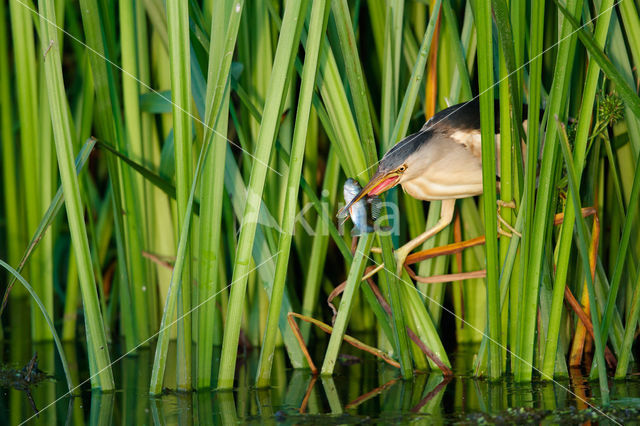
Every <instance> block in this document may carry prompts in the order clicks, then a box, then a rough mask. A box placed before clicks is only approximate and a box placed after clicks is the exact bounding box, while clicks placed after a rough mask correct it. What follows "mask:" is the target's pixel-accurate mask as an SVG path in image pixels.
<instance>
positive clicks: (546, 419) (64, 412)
mask: <svg viewBox="0 0 640 426" xmlns="http://www.w3.org/2000/svg"><path fill="white" fill-rule="evenodd" d="M318 346H320V347H319V348H318V350H316V354H315V355H314V357H315V358H316V359H317V360H319V359H321V353H322V346H323V345H322V344H320V345H318ZM9 348H11V349H9ZM31 349H33V350H35V351H37V353H38V357H39V366H40V369H42V370H44V371H47V372H49V373H53V374H54V376H55V380H46V381H44V382H42V383H40V384H39V385H38V386H36V387H34V388H33V389H32V392H31V393H32V397H33V404H34V405H35V407H37V409H38V410H39V411H40V414H39V415H38V417H37V418H31V417H32V416H33V415H34V410H33V406H32V404H31V403H30V401H29V398H28V397H27V394H26V393H25V392H24V391H20V390H15V389H5V388H3V389H2V390H1V393H0V395H1V397H0V413H1V415H2V419H4V420H5V421H7V422H8V423H10V424H19V423H20V422H22V421H25V420H27V419H30V418H31V419H30V420H29V423H35V424H47V425H50V424H106V425H111V424H138V425H143V424H186V425H190V424H222V423H224V424H228V423H245V422H249V423H269V424H276V423H281V424H294V423H296V424H297V423H311V424H314V423H321V424H353V423H405V422H419V423H438V424H442V423H448V424H453V423H456V424H476V423H479V422H480V423H482V422H490V423H494V422H497V423H507V424H509V423H511V424H520V423H523V422H529V423H534V424H538V423H543V424H554V423H567V424H580V423H583V422H587V421H590V420H591V421H595V422H596V423H599V424H614V423H613V421H612V420H609V419H608V418H607V417H606V416H610V417H612V418H613V419H615V420H617V421H619V422H620V423H625V424H630V423H633V422H637V423H640V378H638V379H636V378H635V376H632V377H631V378H630V379H629V380H626V381H617V382H611V387H612V389H611V399H612V400H613V401H614V403H615V405H614V406H613V408H607V409H606V410H605V412H604V414H602V413H600V414H599V413H598V412H597V411H596V409H598V408H599V401H600V399H599V389H598V385H597V382H594V383H589V382H588V381H587V380H586V379H585V377H584V375H583V374H582V373H581V372H572V374H571V376H570V377H569V378H566V379H562V380H559V381H558V382H555V383H553V382H541V381H534V382H532V383H528V384H516V383H514V382H513V381H512V380H511V379H509V378H506V379H503V380H500V381H499V382H495V383H492V382H489V381H487V380H482V379H474V378H473V377H471V375H470V372H471V371H470V370H471V365H472V356H473V354H474V353H475V351H476V348H475V347H467V346H462V347H460V348H459V349H458V350H457V352H456V353H454V354H453V355H452V356H451V358H452V361H453V363H454V372H455V374H454V377H453V378H451V379H445V378H444V377H443V376H442V375H440V374H434V373H432V374H420V375H417V376H416V377H415V378H414V379H413V380H410V381H403V380H401V379H400V376H399V371H398V370H396V369H395V368H393V367H390V366H388V365H387V364H383V363H379V362H377V361H376V360H374V359H373V358H372V357H371V356H369V355H368V354H362V353H359V352H358V351H357V350H355V349H352V348H351V347H348V346H347V345H345V346H343V348H342V350H343V351H344V352H345V353H346V354H348V355H347V356H344V357H342V363H341V364H340V365H339V366H338V368H337V374H336V375H335V376H334V377H327V378H323V377H317V378H314V377H312V376H311V374H310V373H309V372H308V371H300V370H293V369H290V368H287V366H286V355H285V354H284V353H283V352H282V351H280V352H278V354H277V356H276V359H275V360H274V371H273V387H272V388H270V389H265V390H256V389H255V388H253V387H252V384H253V380H254V377H253V374H255V373H253V372H255V370H256V365H257V361H258V351H252V352H249V353H247V354H246V356H243V355H241V356H240V358H239V367H238V371H237V385H238V387H237V388H236V389H235V390H234V391H230V392H215V391H210V392H194V393H178V392H166V393H165V394H163V395H161V396H158V397H151V396H149V395H148V385H149V379H150V372H151V364H152V361H153V351H152V350H149V349H147V350H143V351H141V352H140V353H139V354H138V355H137V356H135V357H126V358H124V359H122V360H121V361H119V362H118V363H117V364H115V365H114V375H115V378H116V383H117V386H118V390H117V391H116V392H113V393H104V394H103V393H100V392H92V391H91V390H90V389H89V386H88V385H85V386H83V390H82V392H81V393H80V395H79V396H78V397H75V398H70V397H68V396H65V393H66V390H67V389H66V383H65V380H64V376H63V375H62V372H61V367H60V365H59V361H57V355H56V353H55V348H54V346H53V345H52V344H40V345H34V346H33V347H30V346H28V345H26V344H24V343H23V344H17V345H16V346H9V345H5V347H4V348H3V352H2V353H3V354H4V357H5V362H11V361H12V360H13V363H14V364H16V363H17V361H16V360H17V358H19V357H24V358H23V361H22V364H25V363H26V362H27V361H28V360H29V358H30V357H31V355H32V353H31V352H30V350H31ZM170 350H171V351H172V352H171V354H170V356H169V363H168V365H167V371H174V365H172V364H171V363H172V362H175V356H174V355H175V346H172V348H171V349H170ZM65 351H66V353H67V356H68V357H69V363H70V364H71V368H72V370H73V374H74V376H75V377H74V381H75V383H78V371H81V372H82V373H80V377H82V378H84V379H86V377H87V373H86V365H85V361H83V360H84V359H85V354H84V352H83V351H84V350H83V347H82V345H75V346H74V345H67V346H66V348H65ZM79 360H80V362H78V361H79ZM14 366H15V365H14ZM214 377H215V372H214ZM172 379H173V377H172V374H167V377H166V381H165V385H169V386H171V385H172V383H171V381H172ZM54 401H57V402H54ZM590 404H591V405H592V406H594V407H595V408H596V409H594V408H589V405H590Z"/></svg>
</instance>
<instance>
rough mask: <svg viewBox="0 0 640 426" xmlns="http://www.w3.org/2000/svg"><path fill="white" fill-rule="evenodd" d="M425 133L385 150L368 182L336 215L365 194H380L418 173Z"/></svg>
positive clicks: (419, 133)
mask: <svg viewBox="0 0 640 426" xmlns="http://www.w3.org/2000/svg"><path fill="white" fill-rule="evenodd" d="M426 133H430V131H428V130H426V131H425V130H423V131H420V132H418V133H415V134H413V135H411V136H408V137H406V138H405V139H403V140H401V141H400V142H398V143H397V144H395V145H394V146H393V147H392V148H391V149H390V150H389V151H387V153H386V154H385V155H384V156H383V157H382V159H381V160H380V162H379V163H378V170H377V171H376V173H375V174H374V175H373V177H372V178H371V179H370V180H369V183H367V184H366V185H365V186H364V188H362V190H361V191H360V193H358V195H356V196H355V197H354V198H353V200H351V202H350V203H349V204H347V205H346V206H345V207H344V209H342V210H341V211H340V212H339V213H338V216H340V215H341V214H342V213H343V212H346V211H347V210H348V209H349V208H350V207H351V205H353V204H354V203H356V202H358V201H359V200H361V199H362V198H363V197H365V196H366V195H369V196H376V195H380V194H382V193H383V192H385V191H387V190H389V189H391V188H393V187H394V186H396V185H397V184H399V183H401V182H402V181H404V180H407V179H410V178H411V176H413V174H414V173H416V172H418V173H419V171H420V170H419V169H421V168H422V167H421V166H420V158H421V156H420V155H418V151H419V150H420V148H422V146H424V144H425V143H426V141H427V140H428V139H429V135H427V134H426Z"/></svg>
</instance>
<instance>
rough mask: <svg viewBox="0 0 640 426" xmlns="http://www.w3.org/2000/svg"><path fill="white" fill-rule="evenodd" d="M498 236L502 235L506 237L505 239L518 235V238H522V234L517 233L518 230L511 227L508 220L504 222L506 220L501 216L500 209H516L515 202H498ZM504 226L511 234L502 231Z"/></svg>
mask: <svg viewBox="0 0 640 426" xmlns="http://www.w3.org/2000/svg"><path fill="white" fill-rule="evenodd" d="M497 203H498V234H500V235H504V236H505V237H509V238H511V237H513V234H515V235H517V236H518V237H520V238H522V234H521V233H519V232H518V231H516V229H515V228H514V227H513V226H511V225H510V224H509V222H507V221H506V220H504V218H503V217H502V216H501V215H500V208H501V207H507V208H510V209H515V208H516V203H514V202H513V201H509V202H507V201H502V200H498V201H497ZM501 225H504V227H505V228H507V229H508V230H509V232H507V231H505V230H504V229H502V226H501Z"/></svg>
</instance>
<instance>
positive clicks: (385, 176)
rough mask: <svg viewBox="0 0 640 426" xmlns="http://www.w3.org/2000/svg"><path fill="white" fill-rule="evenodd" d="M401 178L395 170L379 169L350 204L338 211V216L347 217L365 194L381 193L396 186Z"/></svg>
mask: <svg viewBox="0 0 640 426" xmlns="http://www.w3.org/2000/svg"><path fill="white" fill-rule="evenodd" d="M399 179H400V174H398V173H397V172H395V171H393V172H386V173H381V172H379V171H378V172H376V174H375V175H373V177H372V178H371V180H370V181H369V183H368V184H366V185H365V187H364V188H362V190H361V191H360V192H359V193H358V195H356V196H355V197H354V198H353V200H351V202H350V203H349V204H347V205H346V206H344V207H343V208H342V210H340V211H339V212H338V217H346V216H347V214H348V212H349V209H350V208H351V206H352V205H353V204H355V203H357V202H358V201H360V200H361V199H362V198H364V196H365V195H367V194H371V195H380V194H382V193H383V192H384V191H386V190H388V189H391V188H392V187H394V186H395V184H396V183H398V180H399Z"/></svg>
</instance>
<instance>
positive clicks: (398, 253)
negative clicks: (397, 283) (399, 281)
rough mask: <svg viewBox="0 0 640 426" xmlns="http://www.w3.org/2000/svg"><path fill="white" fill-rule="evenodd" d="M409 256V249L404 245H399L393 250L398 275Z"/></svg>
mask: <svg viewBox="0 0 640 426" xmlns="http://www.w3.org/2000/svg"><path fill="white" fill-rule="evenodd" d="M407 256H409V251H408V250H407V249H406V248H404V247H399V248H398V249H396V250H395V251H394V252H393V257H395V259H396V270H397V274H398V276H400V275H401V274H402V269H403V268H404V262H405V261H406V260H407Z"/></svg>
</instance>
